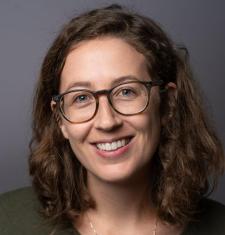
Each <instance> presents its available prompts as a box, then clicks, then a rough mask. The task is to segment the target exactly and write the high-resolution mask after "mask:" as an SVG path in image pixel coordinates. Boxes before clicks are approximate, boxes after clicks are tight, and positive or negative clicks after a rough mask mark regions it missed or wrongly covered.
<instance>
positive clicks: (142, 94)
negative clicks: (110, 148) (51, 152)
mask: <svg viewBox="0 0 225 235" xmlns="http://www.w3.org/2000/svg"><path fill="white" fill-rule="evenodd" d="M162 84H163V81H162V80H157V81H148V82H146V81H129V82H126V83H122V84H119V85H117V86H115V87H113V88H112V89H109V90H99V91H95V92H94V91H90V90H87V89H77V90H70V91H67V92H64V93H62V94H59V95H55V96H53V97H52V99H53V101H55V102H56V103H57V104H58V107H59V110H60V112H61V114H62V116H63V117H64V118H65V119H66V120H67V121H69V122H71V123H82V122H86V121H89V120H91V119H92V118H93V117H94V116H95V114H96V113H97V111H98V106H99V96H101V95H106V96H107V98H108V102H109V104H110V105H111V107H112V108H113V110H115V111H116V112H117V113H119V114H122V115H125V116H130V115H135V114H139V113H141V112H143V111H144V110H145V109H146V108H147V106H148V104H149V97H150V90H151V87H153V86H161V85H162Z"/></svg>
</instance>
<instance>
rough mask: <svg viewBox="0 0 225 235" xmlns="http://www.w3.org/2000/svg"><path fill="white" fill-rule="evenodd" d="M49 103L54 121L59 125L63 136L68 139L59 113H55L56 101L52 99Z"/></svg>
mask: <svg viewBox="0 0 225 235" xmlns="http://www.w3.org/2000/svg"><path fill="white" fill-rule="evenodd" d="M50 105H51V110H52V112H53V113H55V118H56V121H57V123H58V125H59V128H60V129H61V132H62V134H63V136H64V138H66V139H68V132H67V129H66V126H65V124H64V121H63V120H62V119H61V117H60V116H59V114H57V113H56V105H57V104H56V102H55V101H54V100H52V101H51V104H50Z"/></svg>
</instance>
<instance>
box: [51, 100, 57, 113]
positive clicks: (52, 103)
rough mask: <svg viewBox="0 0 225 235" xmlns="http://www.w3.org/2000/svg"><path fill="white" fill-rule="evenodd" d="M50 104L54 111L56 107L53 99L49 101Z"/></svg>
mask: <svg viewBox="0 0 225 235" xmlns="http://www.w3.org/2000/svg"><path fill="white" fill-rule="evenodd" d="M50 106H51V110H52V112H54V110H55V109H56V102H55V101H54V100H52V101H51V103H50Z"/></svg>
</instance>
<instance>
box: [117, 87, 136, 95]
mask: <svg viewBox="0 0 225 235" xmlns="http://www.w3.org/2000/svg"><path fill="white" fill-rule="evenodd" d="M120 93H121V95H122V96H133V95H135V91H134V90H132V89H128V88H125V89H122V90H121V91H120Z"/></svg>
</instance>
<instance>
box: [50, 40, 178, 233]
mask: <svg viewBox="0 0 225 235" xmlns="http://www.w3.org/2000/svg"><path fill="white" fill-rule="evenodd" d="M124 76H133V77H135V78H136V79H138V80H143V81H149V80H151V77H150V76H149V74H148V72H147V66H146V60H145V57H144V56H143V55H142V54H140V53H139V52H138V51H136V50H135V48H133V47H132V46H130V45H129V44H128V43H126V42H125V41H123V40H122V39H118V38H110V37H105V38H100V39H94V40H90V41H85V42H82V43H80V44H79V45H76V47H74V48H73V49H72V50H71V51H70V53H69V54H68V56H67V58H66V62H65V65H64V68H63V71H62V74H61V84H60V93H63V92H65V91H67V90H70V89H76V88H77V89H78V88H79V89H81V88H84V89H89V90H93V91H96V90H102V89H110V88H111V87H112V86H113V83H115V81H116V80H117V79H118V78H120V77H124ZM76 82H88V83H89V85H88V86H86V85H87V84H83V85H82V84H80V85H79V86H77V85H75V83H76ZM172 86H173V85H171V86H170V85H169V86H168V87H172ZM52 106H53V104H52ZM159 108H160V95H159V88H158V87H152V89H151V95H150V103H149V106H148V107H147V109H146V110H145V111H144V112H142V113H140V114H137V115H132V116H124V115H121V114H118V113H116V112H115V111H114V110H113V109H112V108H111V106H110V104H109V103H108V100H107V97H106V96H104V95H103V96H100V98H99V109H98V112H97V114H96V115H95V117H94V118H93V119H91V120H89V121H87V122H84V123H79V124H73V123H70V122H68V121H66V120H65V119H62V120H61V123H60V128H61V130H62V133H63V135H64V137H65V138H66V139H68V141H69V142H70V145H71V147H72V149H73V151H74V153H75V155H76V157H77V158H78V160H79V161H80V162H81V164H82V165H83V166H84V167H85V168H86V169H87V176H88V188H89V191H90V193H91V195H92V197H93V198H94V199H95V201H96V204H97V207H96V209H95V210H89V211H88V212H87V213H86V214H85V215H84V216H83V217H81V218H80V221H79V222H77V223H76V224H75V226H76V228H77V229H78V230H79V231H80V232H81V233H82V234H87V235H88V234H93V231H92V230H91V229H90V226H89V220H88V219H87V218H88V217H89V218H91V221H92V223H93V224H94V226H95V228H96V230H97V231H100V232H99V233H100V234H122V235H124V234H130V235H132V234H149V232H150V231H152V229H153V227H154V224H155V221H156V212H155V208H154V205H153V204H152V203H151V200H150V199H149V198H150V197H149V185H150V184H149V182H150V180H151V170H150V169H151V167H150V164H151V159H152V157H153V155H154V153H155V151H156V148H157V146H158V144H159V139H160V129H161V117H160V111H159ZM124 136H133V138H132V141H131V142H130V144H129V147H128V148H127V150H126V151H125V152H124V153H123V154H121V155H120V156H119V157H112V158H103V157H101V156H100V155H99V154H98V152H96V147H95V145H93V143H94V142H111V141H110V140H112V139H121V137H124ZM137 192H138V193H137ZM87 214H88V217H87ZM118 227H120V228H123V229H122V230H121V231H118ZM161 229H162V227H161ZM140 231H142V232H141V233H140ZM166 232H167V234H170V232H169V230H168V231H166ZM174 232H175V231H173V233H171V234H176V233H174ZM157 234H158V233H157Z"/></svg>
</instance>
